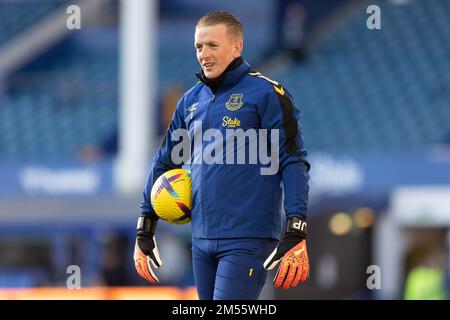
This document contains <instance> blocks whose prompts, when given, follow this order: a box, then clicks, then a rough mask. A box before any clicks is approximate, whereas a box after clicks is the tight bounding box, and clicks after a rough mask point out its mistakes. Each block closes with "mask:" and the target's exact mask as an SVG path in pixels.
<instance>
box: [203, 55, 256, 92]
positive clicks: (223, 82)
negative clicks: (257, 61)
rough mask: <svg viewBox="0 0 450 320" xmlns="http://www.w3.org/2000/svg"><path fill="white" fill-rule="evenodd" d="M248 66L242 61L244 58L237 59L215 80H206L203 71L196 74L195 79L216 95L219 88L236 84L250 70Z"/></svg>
mask: <svg viewBox="0 0 450 320" xmlns="http://www.w3.org/2000/svg"><path fill="white" fill-rule="evenodd" d="M250 68H251V67H250V65H249V64H248V63H247V62H246V61H244V58H242V57H237V58H236V59H234V60H233V61H231V63H230V64H229V65H228V67H227V68H226V69H225V71H224V72H222V74H221V75H220V76H218V77H217V78H215V79H208V78H207V77H206V76H205V74H204V73H203V70H202V71H201V72H199V73H196V76H197V78H199V79H200V81H201V82H202V83H204V84H205V85H206V86H208V87H209V88H210V89H211V91H212V92H213V93H216V91H217V89H219V87H220V86H229V85H233V84H236V83H237V81H238V80H239V78H240V77H241V76H242V75H243V74H245V73H247V72H248V71H249V70H250Z"/></svg>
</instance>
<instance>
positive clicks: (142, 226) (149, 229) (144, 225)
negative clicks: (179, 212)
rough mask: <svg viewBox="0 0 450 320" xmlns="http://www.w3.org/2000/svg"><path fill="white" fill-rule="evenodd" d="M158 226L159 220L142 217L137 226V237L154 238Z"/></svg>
mask: <svg viewBox="0 0 450 320" xmlns="http://www.w3.org/2000/svg"><path fill="white" fill-rule="evenodd" d="M157 224H158V220H153V219H151V218H150V217H149V216H140V217H139V219H138V222H137V226H136V231H137V235H138V236H150V237H153V236H154V235H155V231H156V225H157Z"/></svg>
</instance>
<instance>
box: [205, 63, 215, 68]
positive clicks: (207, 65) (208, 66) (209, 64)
mask: <svg viewBox="0 0 450 320" xmlns="http://www.w3.org/2000/svg"><path fill="white" fill-rule="evenodd" d="M213 65H214V63H212V62H207V63H204V64H203V68H204V69H211V67H212V66H213Z"/></svg>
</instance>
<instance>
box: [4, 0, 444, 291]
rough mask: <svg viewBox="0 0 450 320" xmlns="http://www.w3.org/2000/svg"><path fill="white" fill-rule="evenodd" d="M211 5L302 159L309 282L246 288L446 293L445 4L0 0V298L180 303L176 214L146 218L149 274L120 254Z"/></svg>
mask: <svg viewBox="0 0 450 320" xmlns="http://www.w3.org/2000/svg"><path fill="white" fill-rule="evenodd" d="M374 4H375V5H378V7H379V8H380V18H381V20H380V21H381V23H380V27H381V28H380V29H369V28H368V24H367V20H368V19H369V20H370V16H371V15H372V14H373V13H374V12H372V11H370V12H369V13H368V12H367V8H368V6H369V5H374ZM71 5H76V6H77V7H70V6H71ZM77 8H79V10H78V9H77ZM213 10H227V11H230V12H232V13H234V14H235V15H236V16H237V17H238V18H239V19H240V20H241V22H242V23H243V25H244V36H245V42H244V54H243V55H244V57H245V59H246V60H247V61H248V62H249V63H250V64H251V65H252V66H253V68H254V69H256V70H258V71H260V72H262V73H264V74H265V75H266V76H268V77H270V78H272V79H274V80H277V81H279V82H281V83H282V84H284V85H285V86H286V88H288V90H289V91H290V92H291V93H292V95H293V97H294V98H295V101H296V104H297V106H298V107H299V109H300V110H301V112H302V115H303V118H302V126H303V129H302V130H303V131H302V133H303V137H304V140H305V144H306V148H307V150H308V152H309V160H310V162H311V164H312V170H311V172H310V174H311V192H310V204H309V225H310V227H309V228H310V229H309V247H308V249H309V250H308V251H309V254H310V261H311V275H310V280H309V281H308V282H307V283H306V284H304V285H300V286H299V287H297V288H294V289H290V290H288V291H286V290H274V289H273V287H272V281H271V280H272V278H273V276H274V274H273V273H270V274H269V275H268V278H267V282H266V286H265V287H264V289H263V293H262V294H261V298H262V299H447V296H448V295H447V292H448V289H449V284H450V282H449V280H448V279H449V275H450V272H449V271H450V269H449V268H450V267H449V266H450V264H449V245H450V233H449V227H450V0H427V1H425V0H401V1H400V0H396V1H394V0H391V1H388V0H386V1H376V0H373V1H370V2H368V1H362V0H361V1H357V0H320V1H308V0H280V1H276V0H246V1H234V0H233V1H229V0H227V1H225V0H216V1H201V0H164V1H156V0H155V1H153V0H151V1H148V0H127V1H125V0H124V1H118V0H116V1H114V0H85V1H82V0H80V1H75V0H73V1H68V0H0V298H2V299H15V298H17V299H21V298H22V299H23V298H24V299H34V298H38V299H46V298H49V299H51V298H59V299H61V298H77V297H78V298H79V297H82V298H87V299H91V298H92V299H95V298H99V299H127V298H144V299H196V298H197V296H196V292H195V287H194V281H193V275H192V268H191V248H190V246H191V240H190V237H191V235H190V226H189V225H184V226H174V225H169V224H167V223H163V222H162V223H160V224H159V227H158V231H157V237H158V243H159V247H160V251H161V255H162V257H163V260H164V266H163V267H162V268H161V269H160V270H158V272H157V275H158V276H159V278H160V280H161V285H160V286H148V285H147V283H146V282H145V281H144V280H142V279H140V278H139V276H138V275H137V273H136V271H135V269H134V263H133V257H132V255H133V247H134V240H135V227H136V221H137V217H138V216H139V212H140V210H139V203H140V201H141V194H142V188H143V185H144V183H145V179H146V174H147V170H148V169H149V165H150V161H151V158H152V157H153V154H154V151H155V148H156V147H157V146H158V145H159V143H160V141H161V137H162V135H163V133H164V131H165V128H166V126H167V123H168V121H170V118H171V115H172V112H173V110H174V108H175V105H176V102H177V101H178V99H179V98H180V97H181V95H182V94H183V93H184V91H185V90H187V89H189V88H190V87H191V86H193V85H194V84H195V83H196V82H197V78H196V76H195V73H196V72H198V71H199V66H198V64H197V61H196V58H195V51H194V47H193V34H194V27H195V24H196V22H197V20H198V19H199V17H200V16H202V15H203V14H205V13H206V12H209V11H213ZM77 12H78V13H79V16H78V17H79V19H78V25H77V19H76V17H77V14H78V13H77ZM369 24H370V23H369ZM70 265H77V266H79V267H80V270H81V287H82V288H86V289H84V290H67V289H66V285H67V281H68V278H69V277H70V276H71V274H70V273H68V272H67V268H68V266H70ZM370 266H372V267H370ZM373 266H375V269H374V267H373ZM377 267H378V269H377ZM371 270H372V271H371ZM373 270H375V271H373ZM377 270H378V271H379V272H377ZM374 272H375V273H374ZM78 292H82V293H78Z"/></svg>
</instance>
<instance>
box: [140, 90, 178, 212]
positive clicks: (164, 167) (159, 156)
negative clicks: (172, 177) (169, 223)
mask: <svg viewBox="0 0 450 320" xmlns="http://www.w3.org/2000/svg"><path fill="white" fill-rule="evenodd" d="M177 129H186V124H185V122H184V97H183V98H181V99H180V100H179V101H178V104H177V107H176V109H175V112H174V114H173V116H172V120H171V121H170V124H169V127H168V128H167V130H166V133H165V135H164V138H163V141H162V143H161V146H160V147H159V149H158V150H157V152H156V154H155V156H154V157H153V161H152V164H151V167H150V171H149V173H148V177H147V182H146V184H145V187H144V192H143V199H142V201H141V205H140V207H141V213H143V214H154V213H155V211H154V210H153V207H152V205H151V203H150V194H151V191H152V187H153V184H154V183H155V181H156V180H157V179H158V178H159V176H161V175H162V174H163V173H164V172H166V171H169V170H172V169H178V168H181V167H182V165H183V163H175V162H174V161H173V159H172V157H171V152H172V149H173V147H174V146H175V145H176V144H177V143H178V141H173V140H172V139H171V136H172V133H173V132H174V131H175V130H177Z"/></svg>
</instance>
